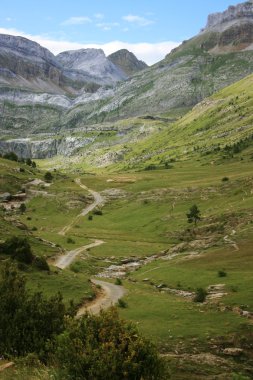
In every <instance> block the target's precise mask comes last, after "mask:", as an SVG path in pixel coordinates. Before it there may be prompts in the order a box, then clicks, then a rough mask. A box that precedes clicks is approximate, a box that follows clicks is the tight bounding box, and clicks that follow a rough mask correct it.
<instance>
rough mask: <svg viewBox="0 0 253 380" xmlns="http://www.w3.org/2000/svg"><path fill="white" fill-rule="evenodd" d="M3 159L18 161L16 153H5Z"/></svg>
mask: <svg viewBox="0 0 253 380" xmlns="http://www.w3.org/2000/svg"><path fill="white" fill-rule="evenodd" d="M3 158H5V159H6V160H11V161H18V156H17V155H16V153H14V152H9V153H5V154H4V155H3Z"/></svg>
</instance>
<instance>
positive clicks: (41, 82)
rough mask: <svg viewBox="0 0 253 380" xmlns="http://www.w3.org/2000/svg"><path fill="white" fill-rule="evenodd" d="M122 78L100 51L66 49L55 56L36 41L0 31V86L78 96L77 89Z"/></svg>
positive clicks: (109, 82) (96, 87) (91, 89)
mask: <svg viewBox="0 0 253 380" xmlns="http://www.w3.org/2000/svg"><path fill="white" fill-rule="evenodd" d="M93 50H94V51H93ZM125 79H126V75H125V74H124V73H123V72H122V71H121V70H120V69H119V68H117V67H116V66H115V65H113V63H112V62H111V61H109V60H108V59H107V58H106V57H105V55H104V52H103V51H102V50H101V51H100V50H96V49H89V51H75V52H66V53H63V54H62V55H60V56H59V57H55V56H54V55H53V54H52V53H51V52H50V51H49V50H47V49H45V48H43V47H42V46H40V45H39V44H37V43H36V42H33V41H30V40H28V39H26V38H23V37H15V36H9V35H4V34H0V86H2V87H6V86H8V87H11V88H18V89H20V88H21V89H27V90H30V91H34V92H40V93H43V92H44V93H51V94H52V93H53V94H70V95H78V94H79V93H80V90H81V89H83V90H86V91H87V92H89V93H93V92H95V91H97V90H98V88H99V87H100V86H101V85H103V84H109V85H112V84H114V83H115V82H117V81H121V80H125Z"/></svg>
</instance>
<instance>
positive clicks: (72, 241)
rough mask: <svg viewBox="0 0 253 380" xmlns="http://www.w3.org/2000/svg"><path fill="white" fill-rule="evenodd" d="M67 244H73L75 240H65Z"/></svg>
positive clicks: (69, 238)
mask: <svg viewBox="0 0 253 380" xmlns="http://www.w3.org/2000/svg"><path fill="white" fill-rule="evenodd" d="M67 243H68V244H75V240H73V239H72V238H71V237H68V238H67Z"/></svg>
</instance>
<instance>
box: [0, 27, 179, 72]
mask: <svg viewBox="0 0 253 380" xmlns="http://www.w3.org/2000/svg"><path fill="white" fill-rule="evenodd" d="M0 33H2V34H10V35H13V36H21V37H25V38H28V39H30V40H32V41H36V42H38V43H39V44H40V45H41V46H43V47H46V48H47V49H49V50H50V51H51V52H52V53H54V54H59V53H61V52H62V51H66V50H75V49H86V48H96V49H103V50H104V52H105V54H106V55H109V54H111V53H114V52H115V51H117V50H120V49H127V50H129V51H131V52H133V53H134V54H135V55H136V57H137V58H138V59H141V60H143V61H144V62H146V63H147V64H149V65H152V64H154V63H156V62H158V61H160V60H161V59H163V58H164V57H165V55H166V54H168V53H169V52H170V51H171V50H172V49H174V48H175V47H176V46H178V45H179V43H178V42H173V41H164V42H157V43H148V42H143V43H128V42H122V41H111V42H108V43H104V44H82V43H78V42H70V41H63V40H52V39H49V38H46V37H43V36H39V35H37V36H36V35H30V34H26V33H23V32H20V31H18V30H15V29H9V28H8V29H7V28H0Z"/></svg>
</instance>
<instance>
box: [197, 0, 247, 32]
mask: <svg viewBox="0 0 253 380" xmlns="http://www.w3.org/2000/svg"><path fill="white" fill-rule="evenodd" d="M242 23H252V24H253V2H252V1H247V2H245V3H241V4H237V5H235V6H230V7H228V9H227V10H225V11H224V12H218V13H213V14H210V15H209V16H208V20H207V25H206V27H205V29H203V31H207V30H212V31H218V32H222V31H224V30H225V29H226V28H227V27H231V26H233V25H236V24H242Z"/></svg>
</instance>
